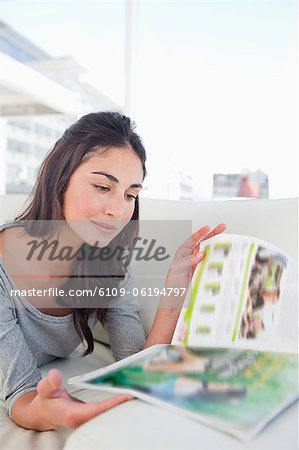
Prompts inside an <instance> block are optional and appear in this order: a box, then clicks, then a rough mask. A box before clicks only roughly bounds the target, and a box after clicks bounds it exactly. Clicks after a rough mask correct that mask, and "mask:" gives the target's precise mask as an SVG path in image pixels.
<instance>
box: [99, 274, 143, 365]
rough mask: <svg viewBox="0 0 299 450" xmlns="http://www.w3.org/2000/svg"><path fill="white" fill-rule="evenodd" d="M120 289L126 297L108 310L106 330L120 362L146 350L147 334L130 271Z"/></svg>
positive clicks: (116, 357)
mask: <svg viewBox="0 0 299 450" xmlns="http://www.w3.org/2000/svg"><path fill="white" fill-rule="evenodd" d="M120 287H123V288H124V289H125V292H126V293H125V295H122V296H119V297H118V298H117V299H115V300H114V301H113V302H112V304H111V307H109V308H108V309H107V313H106V317H105V323H104V328H105V330H106V331H107V334H108V337H109V342H110V346H111V349H112V352H113V355H114V357H115V359H116V360H120V359H122V358H125V357H127V356H130V355H132V354H134V353H137V352H139V351H140V350H142V349H143V348H144V344H145V333H144V329H143V325H142V322H141V320H140V317H139V305H138V301H136V298H135V297H134V296H133V294H132V290H133V277H132V273H131V270H128V272H127V274H126V277H125V279H124V280H123V282H122V283H121V285H120Z"/></svg>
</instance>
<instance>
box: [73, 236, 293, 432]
mask: <svg viewBox="0 0 299 450" xmlns="http://www.w3.org/2000/svg"><path fill="white" fill-rule="evenodd" d="M202 249H204V250H205V252H206V256H205V259H204V260H203V261H202V262H201V263H200V264H199V266H198V267H197V269H196V271H195V272H194V275H193V279H192V283H191V284H190V288H189V292H188V294H187V296H186V300H185V304H184V307H183V308H182V311H181V314H180V317H179V320H178V323H177V327H176V330H175V333H174V337H173V341H172V344H171V345H155V346H153V347H150V348H148V349H146V350H143V351H141V352H139V353H138V354H135V355H132V356H130V357H128V358H126V359H124V360H122V361H119V362H116V363H114V364H112V365H110V366H108V367H105V368H102V369H99V370H96V371H93V372H91V373H89V374H86V375H83V376H78V377H73V378H71V379H69V383H70V384H73V385H79V386H81V387H85V388H89V389H100V390H105V391H109V392H110V391H111V392H115V393H121V392H127V393H131V394H132V395H134V396H136V397H138V398H140V399H143V400H145V401H149V402H151V403H153V404H156V405H159V406H163V407H166V408H168V409H171V410H173V411H177V412H180V413H182V414H184V415H185V416H188V417H190V418H192V419H195V420H199V421H200V422H202V423H204V424H206V425H209V426H211V427H214V428H217V429H219V430H222V431H224V432H226V433H229V434H231V435H233V436H235V437H237V438H239V439H241V440H243V441H248V440H250V439H252V438H253V437H254V436H255V435H256V434H257V433H258V432H259V431H261V430H262V429H263V428H264V427H265V426H266V424H267V423H268V422H269V421H271V420H272V419H273V418H274V417H276V416H277V415H278V414H279V413H280V412H281V411H283V410H284V409H285V408H287V407H288V406H289V405H290V404H291V403H293V402H294V401H295V400H296V399H298V356H297V353H296V345H297V342H298V341H297V328H298V325H297V311H298V309H297V308H298V298H297V295H298V294H297V267H296V263H295V261H294V260H292V259H291V258H290V257H289V256H288V255H286V254H285V253H283V252H282V251H281V250H279V249H277V248H275V247H273V246H271V245H269V244H268V243H266V242H264V241H260V240H258V239H256V238H250V237H245V236H233V235H222V236H216V237H214V238H211V239H209V240H207V241H205V242H204V243H203V245H201V250H202Z"/></svg>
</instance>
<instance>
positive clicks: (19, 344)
mask: <svg viewBox="0 0 299 450" xmlns="http://www.w3.org/2000/svg"><path fill="white" fill-rule="evenodd" d="M7 295H8V294H7V293H6V292H5V290H4V288H3V286H2V285H1V280H0V395H1V398H2V399H3V400H4V402H5V405H6V408H7V411H8V414H9V416H10V417H11V410H12V405H13V403H14V402H15V400H16V399H17V398H18V397H19V396H20V395H22V394H24V393H25V392H29V391H32V390H35V389H36V385H37V383H38V382H39V380H40V379H41V378H42V376H41V373H40V371H39V370H38V369H37V363H36V361H35V359H34V357H33V355H32V353H31V351H30V349H29V347H28V345H27V343H26V340H25V337H24V335H23V333H22V330H21V328H20V326H19V324H18V322H17V319H16V317H15V314H14V309H13V308H12V307H11V305H10V304H9V301H8V300H9V299H8V297H7Z"/></svg>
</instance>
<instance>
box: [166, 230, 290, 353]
mask: <svg viewBox="0 0 299 450" xmlns="http://www.w3.org/2000/svg"><path fill="white" fill-rule="evenodd" d="M201 250H204V251H205V254H206V256H205V258H204V260H203V261H202V262H201V263H200V264H199V266H198V267H197V269H196V271H195V272H194V275H193V278H192V281H191V283H190V287H189V292H188V294H187V297H186V301H185V304H184V307H183V308H182V311H181V314H180V317H179V320H178V324H177V327H176V330H175V333H174V338H173V341H172V344H184V345H189V346H206V347H219V346H223V347H238V348H249V349H258V350H261V349H263V350H271V351H287V352H289V351H291V352H296V351H297V348H298V265H297V263H296V262H295V260H294V259H292V258H291V257H290V256H288V255H286V254H285V253H284V252H283V251H281V250H280V249H278V248H276V247H274V246H272V245H271V244H269V243H267V242H265V241H262V240H260V239H257V238H254V237H250V236H242V235H229V234H223V235H220V236H215V237H213V238H211V239H209V240H207V241H205V242H203V243H202V244H201Z"/></svg>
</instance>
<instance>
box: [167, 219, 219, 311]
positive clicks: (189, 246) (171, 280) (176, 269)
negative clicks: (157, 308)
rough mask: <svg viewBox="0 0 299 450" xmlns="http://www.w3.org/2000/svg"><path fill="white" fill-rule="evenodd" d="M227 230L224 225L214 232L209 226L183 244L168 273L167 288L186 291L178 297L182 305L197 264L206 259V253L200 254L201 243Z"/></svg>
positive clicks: (216, 228) (202, 228)
mask: <svg viewBox="0 0 299 450" xmlns="http://www.w3.org/2000/svg"><path fill="white" fill-rule="evenodd" d="M225 229H226V225H225V224H224V223H221V224H219V225H217V226H216V227H215V228H214V229H213V230H211V227H209V226H207V225H206V226H204V227H201V228H199V230H197V231H196V232H195V233H193V234H192V235H191V236H190V237H189V238H188V239H187V240H186V241H185V242H183V244H182V245H181V246H180V247H179V248H178V250H177V251H176V254H175V257H174V260H173V262H172V263H171V265H170V267H169V270H168V273H167V278H166V286H165V287H166V288H185V289H186V290H185V292H184V295H182V296H178V297H176V299H177V300H179V299H180V303H182V300H184V298H185V296H186V293H187V289H188V286H189V284H190V281H191V278H192V275H193V273H194V270H195V268H196V266H197V264H198V263H199V262H200V261H202V260H203V258H204V257H205V253H204V252H199V248H200V243H201V242H203V241H205V240H206V239H209V238H211V237H213V236H216V235H217V234H220V233H222V232H223V231H224V230H225ZM172 300H173V298H172ZM172 306H175V305H171V307H172ZM176 306H177V305H176Z"/></svg>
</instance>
